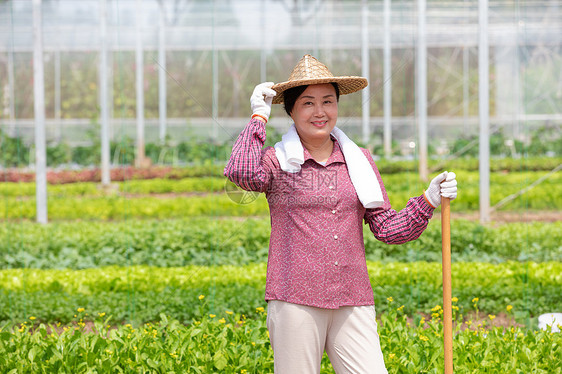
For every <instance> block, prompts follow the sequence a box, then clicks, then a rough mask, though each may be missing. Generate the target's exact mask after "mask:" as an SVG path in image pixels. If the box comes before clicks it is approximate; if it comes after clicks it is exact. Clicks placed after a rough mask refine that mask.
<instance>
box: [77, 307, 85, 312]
mask: <svg viewBox="0 0 562 374" xmlns="http://www.w3.org/2000/svg"><path fill="white" fill-rule="evenodd" d="M84 310H86V309H84V308H78V309H76V311H77V312H78V313H82V312H83V311H84Z"/></svg>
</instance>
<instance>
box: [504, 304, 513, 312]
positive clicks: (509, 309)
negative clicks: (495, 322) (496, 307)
mask: <svg viewBox="0 0 562 374" xmlns="http://www.w3.org/2000/svg"><path fill="white" fill-rule="evenodd" d="M505 309H507V311H508V312H509V311H511V309H513V306H512V305H508V306H507V307H506V308H505Z"/></svg>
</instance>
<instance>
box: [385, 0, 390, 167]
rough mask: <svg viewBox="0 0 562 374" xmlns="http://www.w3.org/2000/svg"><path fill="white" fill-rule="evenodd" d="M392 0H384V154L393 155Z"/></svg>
mask: <svg viewBox="0 0 562 374" xmlns="http://www.w3.org/2000/svg"><path fill="white" fill-rule="evenodd" d="M390 16H391V8H390V0H384V55H383V63H384V66H383V70H384V71H383V76H384V77H383V84H384V103H383V106H384V130H383V131H384V135H383V136H384V156H385V157H386V158H390V157H391V156H392V125H391V123H392V65H391V61H392V46H391V42H392V41H391V23H390Z"/></svg>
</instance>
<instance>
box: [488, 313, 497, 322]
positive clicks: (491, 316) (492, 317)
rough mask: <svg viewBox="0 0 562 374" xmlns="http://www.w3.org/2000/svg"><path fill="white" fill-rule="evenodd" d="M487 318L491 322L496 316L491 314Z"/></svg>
mask: <svg viewBox="0 0 562 374" xmlns="http://www.w3.org/2000/svg"><path fill="white" fill-rule="evenodd" d="M488 318H490V321H493V320H494V318H496V316H495V315H493V314H488Z"/></svg>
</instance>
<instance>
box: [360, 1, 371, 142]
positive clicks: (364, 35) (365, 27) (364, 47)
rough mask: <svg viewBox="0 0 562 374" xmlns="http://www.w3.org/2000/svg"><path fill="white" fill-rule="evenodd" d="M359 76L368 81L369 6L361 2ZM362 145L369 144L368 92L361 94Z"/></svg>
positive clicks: (369, 114) (365, 2)
mask: <svg viewBox="0 0 562 374" xmlns="http://www.w3.org/2000/svg"><path fill="white" fill-rule="evenodd" d="M361 74H362V75H363V77H365V78H367V80H368V79H369V4H368V3H367V0H361ZM361 93H362V114H363V120H362V125H363V126H362V127H363V144H367V143H368V142H369V132H370V131H369V119H370V117H371V112H370V97H369V90H368V89H365V90H363V91H362V92H361Z"/></svg>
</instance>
